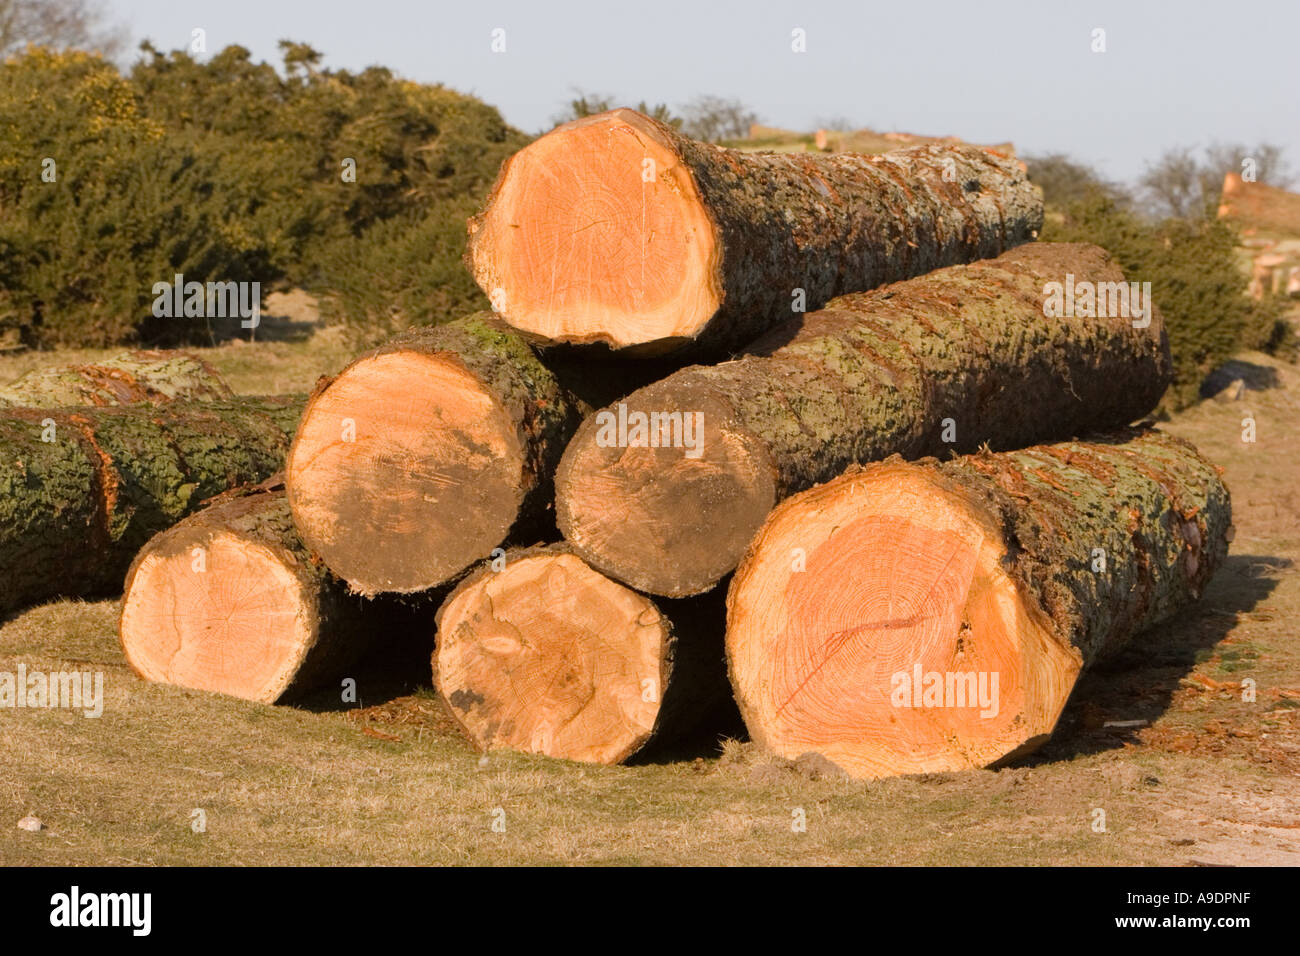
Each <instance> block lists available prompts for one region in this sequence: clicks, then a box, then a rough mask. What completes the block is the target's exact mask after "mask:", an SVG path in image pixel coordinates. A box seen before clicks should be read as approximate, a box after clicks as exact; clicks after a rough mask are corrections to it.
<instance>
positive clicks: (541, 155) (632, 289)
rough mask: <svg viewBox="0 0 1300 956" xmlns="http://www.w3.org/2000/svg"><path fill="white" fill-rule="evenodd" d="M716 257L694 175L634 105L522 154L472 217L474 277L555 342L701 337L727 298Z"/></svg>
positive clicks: (530, 328)
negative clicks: (485, 204) (721, 284)
mask: <svg viewBox="0 0 1300 956" xmlns="http://www.w3.org/2000/svg"><path fill="white" fill-rule="evenodd" d="M718 255H719V251H718V243H717V237H716V235H715V228H714V225H713V223H712V220H711V219H710V217H709V214H708V212H707V211H706V209H705V207H704V204H703V203H702V201H701V199H700V195H699V192H698V190H697V187H696V184H695V181H694V178H693V176H692V174H691V172H690V170H689V169H688V168H687V167H686V166H684V165H683V164H682V162H681V158H680V157H679V156H678V155H677V152H676V150H675V148H674V147H673V145H672V143H671V142H670V140H669V139H668V138H667V137H666V136H665V135H664V134H663V132H662V131H661V130H660V129H659V128H658V126H657V125H656V124H655V123H654V122H653V121H651V120H649V119H648V118H646V117H644V116H642V115H641V114H639V113H637V112H635V111H634V110H626V109H619V110H612V111H610V112H607V113H600V114H598V115H596V116H589V117H585V118H583V119H579V120H576V121H574V122H572V123H567V124H565V125H564V126H561V127H559V128H557V129H555V130H553V131H552V132H550V133H548V134H546V135H545V136H542V137H541V138H539V139H537V140H536V141H534V142H533V143H532V144H531V145H529V146H527V147H526V148H524V149H523V150H520V151H519V152H518V153H516V154H515V155H514V156H512V157H511V158H510V159H509V160H508V162H507V164H506V166H505V167H504V169H503V170H502V174H501V177H500V179H499V181H498V184H497V187H496V189H495V190H494V192H493V194H492V196H491V197H490V199H489V200H488V205H487V207H486V208H485V209H484V211H483V212H482V213H481V214H480V215H478V216H476V217H475V218H474V219H472V220H471V221H470V261H471V264H472V268H473V271H474V277H475V279H477V280H478V283H479V285H480V286H481V287H482V288H483V289H484V291H485V292H487V294H488V295H489V297H491V298H492V301H493V303H494V304H495V306H496V307H497V308H498V309H499V310H500V312H501V314H502V315H503V316H504V317H505V318H506V319H507V321H509V322H510V324H511V325H513V326H515V327H516V328H517V329H520V330H521V331H523V332H525V333H529V334H531V335H534V336H537V337H540V338H541V339H543V340H546V341H550V342H574V343H589V342H604V343H607V344H608V345H610V346H612V347H614V348H624V347H628V346H637V345H640V346H646V345H648V344H651V343H660V342H662V343H665V348H671V347H673V346H674V345H675V344H676V343H680V341H682V340H683V339H691V338H694V337H695V336H697V335H698V334H699V333H700V331H701V330H703V328H704V326H705V325H706V324H707V323H708V321H709V320H710V319H711V318H712V317H713V315H714V313H716V312H717V310H718V307H719V305H720V304H721V296H722V293H721V291H720V288H719V280H718V279H717V276H716V274H717V268H718V263H717V261H716V260H717V257H718Z"/></svg>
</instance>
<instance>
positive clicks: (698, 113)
mask: <svg viewBox="0 0 1300 956" xmlns="http://www.w3.org/2000/svg"><path fill="white" fill-rule="evenodd" d="M682 116H683V122H682V132H683V133H685V134H686V135H687V136H689V137H691V138H692V139H700V140H704V141H705V142H706V143H720V142H722V141H723V140H731V139H745V138H747V137H748V136H749V127H750V126H752V125H753V124H754V123H757V122H758V116H757V114H755V113H754V112H752V111H751V110H750V109H749V108H748V107H746V106H745V104H744V103H742V102H741V101H740V100H736V99H726V98H724V97H721V96H697V97H696V98H695V99H693V100H691V101H690V102H689V103H687V104H686V105H685V106H684V107H682Z"/></svg>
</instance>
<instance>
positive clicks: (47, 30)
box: [0, 0, 127, 59]
mask: <svg viewBox="0 0 1300 956" xmlns="http://www.w3.org/2000/svg"><path fill="white" fill-rule="evenodd" d="M29 43H30V44H35V45H36V46H45V47H49V48H51V49H54V50H67V49H79V50H94V51H97V52H98V53H100V54H101V55H102V56H104V57H105V58H106V59H117V58H118V57H119V56H121V55H122V53H123V51H124V50H125V49H126V43H127V31H126V28H125V27H124V26H122V25H121V24H116V23H113V22H111V21H110V20H109V19H108V17H107V15H106V14H105V12H104V9H103V7H102V6H101V5H100V4H98V3H95V2H94V0H0V59H3V58H4V57H7V56H9V55H11V54H13V53H16V52H18V51H19V50H21V49H23V48H24V47H25V46H27V45H28V44H29Z"/></svg>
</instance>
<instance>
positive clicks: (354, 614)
mask: <svg viewBox="0 0 1300 956" xmlns="http://www.w3.org/2000/svg"><path fill="white" fill-rule="evenodd" d="M282 487H283V486H281V488H282ZM370 603H371V602H368V601H366V600H365V599H364V598H360V597H357V596H354V595H350V594H348V593H347V588H346V586H345V585H344V584H343V583H342V582H340V581H339V580H338V579H336V578H334V577H333V576H332V575H330V574H329V572H328V571H327V570H326V569H325V568H324V566H323V565H321V564H320V563H319V562H317V561H314V560H313V559H312V556H311V555H310V554H309V553H308V552H307V550H306V548H304V547H303V545H302V543H301V541H300V540H299V538H298V535H297V533H296V532H295V531H294V528H293V520H292V518H291V517H290V515H289V504H288V501H287V499H286V498H285V495H284V492H283V490H274V489H273V488H272V487H270V486H263V487H262V488H260V489H258V490H257V491H254V492H252V493H250V494H246V495H240V496H235V497H231V498H229V499H228V500H223V501H219V502H218V503H215V504H213V505H211V506H209V507H207V508H205V509H203V510H202V511H200V512H198V513H197V514H193V515H190V516H189V517H188V518H186V519H185V520H183V521H181V522H180V523H179V524H177V525H175V526H174V527H172V528H169V529H168V530H166V531H164V532H162V533H161V534H158V535H156V536H155V537H153V538H152V539H151V540H150V541H149V543H148V544H146V545H145V547H144V549H143V550H141V552H140V554H139V555H138V556H137V557H136V559H135V561H134V563H133V564H132V565H131V569H130V571H129V572H128V574H127V578H126V593H125V594H124V596H123V599H122V615H121V621H120V627H119V634H120V636H121V640H122V648H123V650H124V651H125V653H126V659H127V662H128V663H129V664H130V665H131V668H132V669H133V670H134V671H135V672H136V673H137V674H139V675H140V676H141V677H142V678H144V679H145V680H149V681H156V682H160V683H165V684H173V685H176V686H178V687H188V688H192V689H195V690H206V691H215V692H217V693H222V694H229V695H231V696H233V697H242V698H244V699H246V700H255V701H261V702H263V703H268V704H270V703H275V702H277V701H284V700H287V699H291V698H298V697H300V696H302V695H303V694H304V693H306V692H308V691H310V690H312V689H313V688H316V687H318V686H321V685H323V684H325V683H328V682H331V681H338V680H339V679H340V678H341V677H344V676H347V674H348V673H349V668H351V667H352V666H353V665H354V664H356V663H357V662H358V661H359V660H360V659H361V657H362V655H363V654H364V653H365V651H366V650H367V649H368V648H369V647H370V646H371V644H372V643H373V641H374V638H375V637H376V636H377V633H378V631H377V629H376V627H375V620H374V617H373V616H372V615H371V614H368V613H367V612H368V611H369V610H370Z"/></svg>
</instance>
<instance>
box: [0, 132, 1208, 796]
mask: <svg viewBox="0 0 1300 956" xmlns="http://www.w3.org/2000/svg"><path fill="white" fill-rule="evenodd" d="M1041 220H1042V203H1041V197H1040V195H1039V194H1038V191H1037V190H1036V188H1035V187H1033V186H1031V185H1030V184H1029V183H1027V182H1026V181H1025V179H1024V176H1023V173H1022V171H1021V170H1020V169H1019V167H1018V166H1016V165H1015V164H1014V163H1010V162H1008V161H1006V160H1005V158H1003V157H1000V156H998V155H996V154H993V153H990V152H987V151H984V150H981V149H978V148H975V147H969V146H964V145H952V146H942V147H941V146H924V147H916V148H910V149H904V150H899V151H897V152H895V153H892V154H886V155H884V156H879V157H864V156H854V155H848V154H839V155H832V156H816V155H800V156H778V155H765V154H755V153H744V154H742V153H736V152H733V151H729V150H726V149H721V148H718V147H714V146H709V145H707V144H702V143H695V142H691V141H690V140H687V139H685V138H684V137H682V136H680V135H679V134H678V133H676V132H675V131H673V130H670V129H667V128H665V127H662V126H661V125H659V124H657V123H655V122H654V121H653V120H650V119H649V118H647V117H644V116H641V115H640V114H636V113H633V112H631V111H627V110H616V111H613V112H611V113H605V114H601V115H599V116H595V117H588V118H586V119H583V120H580V121H578V122H575V123H571V124H568V125H566V126H563V127H560V128H559V129H557V130H555V131H554V132H552V133H551V134H548V135H547V136H543V137H541V138H540V139H538V140H537V141H535V142H534V143H533V144H532V145H530V146H529V147H527V148H526V149H524V150H522V151H521V152H520V153H518V154H516V155H515V156H514V157H512V158H511V159H510V160H509V161H508V162H507V163H506V165H505V166H504V167H503V169H502V172H501V175H500V177H499V179H498V182H497V185H496V187H495V189H494V190H493V192H492V194H491V196H490V198H489V200H488V203H487V205H486V207H485V209H484V210H483V212H482V213H481V214H480V215H478V216H476V217H474V219H472V220H471V221H470V224H469V233H470V242H469V252H468V254H467V263H468V265H469V267H470V268H471V269H472V271H473V272H474V275H475V277H476V278H477V280H478V281H479V282H480V284H481V285H482V286H483V288H484V291H485V292H486V293H487V294H488V296H489V297H490V298H491V299H492V302H493V305H494V312H493V313H480V314H477V315H472V316H468V317H465V318H462V319H457V320H455V321H451V322H448V323H446V324H444V325H441V326H439V327H437V328H432V329H419V330H414V331H412V332H409V333H406V334H404V335H402V336H399V337H398V338H396V339H394V340H393V341H391V342H389V343H388V344H386V345H384V346H382V347H381V348H379V349H375V350H373V351H371V352H368V353H366V354H365V355H362V356H360V357H359V358H357V359H356V360H355V361H353V362H352V363H351V364H350V365H348V367H347V368H345V369H344V370H343V371H342V372H341V373H340V374H339V375H338V376H337V377H335V378H333V379H331V380H328V381H324V382H322V384H321V385H320V386H319V387H318V388H317V390H316V392H315V394H313V396H312V397H311V398H310V400H309V401H308V403H307V406H306V410H305V412H304V414H303V416H302V420H301V423H300V424H299V426H298V428H297V430H296V434H295V437H294V440H293V445H292V449H291V451H290V453H289V455H288V459H287V465H286V471H285V486H286V491H285V493H283V494H281V493H279V492H268V491H262V492H259V493H258V494H256V495H253V496H243V497H236V498H233V499H227V500H223V501H222V502H220V503H218V504H216V505H214V506H212V507H210V508H209V509H208V510H206V511H204V512H202V513H201V514H199V515H196V516H194V517H191V518H188V519H187V520H186V521H184V522H182V523H180V524H179V525H177V526H176V527H174V528H172V529H171V530H169V531H166V532H164V533H163V534H161V535H159V536H158V537H157V538H155V539H154V540H153V541H151V542H149V543H148V545H147V546H146V547H144V548H143V550H142V551H141V552H140V554H139V557H138V558H137V560H136V563H135V565H134V567H133V568H132V570H131V574H130V578H129V580H128V593H127V598H126V601H125V604H124V609H123V615H122V640H123V645H124V647H125V648H126V650H127V654H128V658H129V659H130V661H131V663H132V666H134V667H135V668H136V669H137V670H138V671H139V672H140V673H141V674H142V675H143V676H145V677H146V678H149V679H152V680H160V681H166V682H172V683H179V684H182V685H185V686H191V687H200V688H204V689H210V690H219V691H222V692H225V693H232V694H237V695H240V696H245V697H250V698H252V699H257V700H263V701H273V700H280V699H285V698H286V697H292V696H293V695H294V694H295V693H297V692H299V691H303V690H306V689H309V688H310V687H311V686H312V685H314V684H319V683H321V682H326V681H329V680H336V679H337V678H338V676H339V674H340V673H341V668H345V667H347V666H350V664H348V663H344V662H348V661H351V660H354V659H355V655H356V654H357V653H360V652H361V650H363V649H364V646H365V644H366V642H367V638H366V634H367V632H368V631H371V632H373V630H374V628H373V626H371V625H368V624H367V620H368V618H367V615H368V614H370V613H371V611H370V610H369V608H368V605H367V603H366V599H369V598H371V597H373V596H376V595H385V594H393V595H423V596H425V599H426V600H428V599H430V597H429V596H431V595H432V596H435V597H434V598H432V599H436V600H439V601H441V605H442V606H441V610H440V611H439V613H438V619H437V624H436V630H437V635H436V649H435V651H434V655H433V660H432V662H431V667H430V669H429V672H430V675H431V677H432V679H433V681H434V684H435V686H436V687H437V689H438V692H439V694H440V695H441V696H442V698H443V700H444V702H445V704H446V707H447V710H448V712H449V713H450V714H451V715H452V717H454V719H455V721H456V722H457V724H458V725H459V726H460V727H461V728H462V730H463V731H464V733H465V736H466V737H467V738H468V739H469V741H470V742H471V743H472V744H474V745H475V746H476V747H478V748H480V749H485V750H486V749H493V748H499V747H504V748H510V749H515V750H522V751H529V752H536V753H543V754H547V755H550V756H554V757H562V758H567V759H575V760H583V761H591V762H597V763H619V762H623V761H626V760H629V759H632V758H634V757H636V756H638V755H641V756H642V757H644V756H645V755H646V754H647V752H648V750H649V749H650V748H652V746H653V745H659V744H663V745H665V746H667V745H668V744H669V743H670V742H671V741H672V740H674V739H682V738H685V737H687V736H689V735H690V734H691V733H696V732H700V731H701V729H703V731H704V732H705V733H706V734H707V733H709V732H710V731H712V732H714V733H721V732H723V730H722V728H724V727H725V726H726V723H727V716H728V713H729V712H730V713H732V714H734V713H735V708H736V707H737V705H738V707H739V713H740V715H741V716H743V717H744V721H745V725H746V726H747V728H748V731H749V733H750V734H751V736H752V737H753V738H754V739H755V740H756V741H758V742H759V743H760V744H762V745H763V746H764V747H767V748H769V749H771V750H773V751H775V752H777V753H779V754H782V755H786V756H791V757H797V756H799V755H801V754H803V753H805V752H808V751H813V752H817V753H820V754H822V755H823V756H825V757H827V758H828V759H830V760H832V761H834V762H835V763H837V764H839V765H840V766H842V767H843V768H844V769H845V770H847V771H848V772H849V773H850V774H852V775H854V776H859V777H874V776H882V775H887V774H895V773H913V772H922V771H930V770H943V769H959V768H965V767H980V766H989V765H994V764H997V763H1000V762H1005V761H1007V760H1010V759H1014V758H1015V757H1017V756H1020V755H1022V754H1024V753H1027V752H1028V751H1029V750H1032V749H1033V748H1034V747H1035V746H1037V745H1038V744H1040V743H1041V742H1042V741H1043V740H1045V739H1047V737H1048V736H1049V735H1050V734H1051V733H1052V731H1053V728H1054V727H1055V725H1056V723H1057V720H1058V718H1059V716H1060V713H1061V710H1062V708H1063V706H1064V705H1065V701H1066V699H1067V698H1068V697H1069V695H1070V693H1071V692H1072V690H1073V688H1074V686H1075V684H1076V682H1077V679H1078V676H1079V674H1080V673H1081V672H1082V670H1083V669H1084V668H1086V667H1088V666H1089V665H1091V664H1092V663H1093V662H1094V661H1096V660H1099V659H1101V658H1103V657H1105V656H1106V655H1107V654H1110V653H1113V651H1114V650H1115V649H1116V648H1118V647H1120V646H1123V645H1125V644H1126V643H1128V642H1130V641H1131V640H1132V639H1134V637H1135V635H1138V634H1139V633H1140V632H1142V631H1143V630H1145V629H1147V628H1149V627H1150V626H1151V625H1152V624H1154V623H1156V622H1158V621H1161V620H1164V619H1166V618H1168V617H1170V616H1171V615H1173V614H1176V613H1178V612H1179V611H1180V610H1181V609H1182V608H1184V607H1186V606H1187V605H1188V604H1190V603H1191V602H1193V601H1195V600H1196V599H1197V597H1198V596H1199V594H1200V593H1201V592H1202V590H1203V589H1204V586H1205V584H1206V582H1207V581H1208V579H1209V577H1210V575H1212V574H1213V573H1214V570H1215V568H1216V567H1217V566H1218V565H1219V563H1220V562H1221V560H1222V558H1223V555H1224V553H1225V551H1226V541H1227V538H1228V529H1229V525H1230V521H1231V515H1230V507H1229V501H1228V495H1227V491H1226V489H1225V488H1224V486H1223V484H1222V482H1221V481H1220V479H1219V477H1218V474H1217V470H1216V469H1215V468H1214V466H1213V465H1211V464H1209V463H1208V462H1206V461H1205V460H1204V459H1203V458H1201V457H1200V455H1199V454H1198V453H1197V452H1196V451H1195V449H1193V448H1191V447H1190V446H1188V445H1186V444H1185V443H1183V442H1179V441H1175V440H1173V439H1171V438H1169V437H1167V436H1164V435H1162V434H1160V433H1159V432H1157V431H1153V430H1150V429H1148V428H1144V427H1141V426H1138V427H1133V423H1134V422H1136V421H1138V420H1139V419H1141V418H1142V417H1143V416H1145V415H1147V414H1148V413H1149V412H1150V411H1151V410H1152V409H1153V408H1154V407H1155V406H1156V404H1157V403H1158V401H1159V400H1160V397H1161V395H1162V392H1163V391H1164V389H1165V387H1166V385H1167V383H1168V378H1169V353H1168V345H1167V342H1166V338H1165V335H1164V330H1163V327H1162V324H1161V321H1160V316H1159V314H1158V312H1156V311H1155V310H1154V309H1153V308H1152V307H1151V306H1150V304H1149V303H1146V302H1143V301H1142V300H1141V299H1140V297H1134V298H1133V299H1132V300H1130V297H1129V292H1130V287H1129V285H1128V283H1127V282H1126V277H1125V276H1123V275H1121V274H1120V272H1119V271H1118V270H1117V269H1116V268H1115V266H1114V265H1113V264H1112V263H1111V261H1110V258H1109V256H1108V255H1107V254H1106V253H1105V252H1104V251H1103V250H1101V249H1098V248H1096V247H1094V246H1089V245H1053V244H1039V243H1035V242H1032V240H1033V239H1034V238H1036V231H1037V228H1038V226H1039V224H1040V223H1041ZM1128 278H1131V277H1128ZM1053 287H1056V288H1061V287H1068V288H1069V289H1070V290H1071V293H1070V294H1071V296H1073V294H1074V290H1076V289H1079V290H1082V289H1084V288H1087V289H1089V290H1092V291H1091V292H1090V293H1089V294H1090V295H1091V296H1092V298H1091V299H1088V300H1087V301H1088V304H1087V305H1086V306H1084V305H1080V307H1078V308H1073V307H1071V308H1069V309H1066V310H1064V311H1062V310H1059V309H1052V308H1048V304H1047V303H1048V300H1049V298H1050V296H1049V290H1050V289H1052V288H1053ZM1080 301H1081V302H1082V301H1083V299H1081V300H1080ZM1071 305H1072V306H1073V305H1074V302H1073V299H1072V300H1071ZM738 350H739V353H740V354H739V355H738V356H736V357H734V358H732V359H731V360H727V361H721V362H720V364H713V365H690V366H688V365H686V364H685V363H687V362H689V361H705V360H707V361H715V362H716V361H718V360H720V359H726V358H727V356H728V355H735V354H736V352H737V351H738ZM119 414H122V413H119ZM23 421H24V422H27V420H26V419H23ZM2 425H3V420H0V426H2ZM87 427H89V426H87ZM20 431H21V429H20ZM23 434H24V435H25V436H26V439H27V440H28V441H30V440H31V437H30V434H28V433H26V432H24V433H23ZM78 434H81V435H83V436H84V437H85V441H86V443H87V444H86V447H87V449H92V450H93V449H94V448H100V447H105V446H106V442H105V441H101V440H99V438H98V432H97V431H96V430H95V429H94V428H90V429H89V431H86V430H85V429H83V431H82V432H80V433H78ZM90 435H94V436H95V442H93V443H92V442H91V441H90V437H89V436H90ZM3 440H6V438H5V433H4V432H3V431H0V441H3ZM118 444H119V445H120V444H122V442H119V443H118ZM78 447H80V446H78ZM67 454H68V456H69V457H71V458H72V459H73V460H74V463H75V462H77V461H80V459H79V458H77V455H75V454H72V453H71V452H69V453H67ZM109 457H110V459H111V460H112V461H118V460H119V458H120V457H121V453H120V452H118V453H117V454H116V455H110V456H109ZM33 460H34V461H37V462H40V461H42V460H43V459H42V458H41V457H40V455H35V456H34V457H33ZM92 464H93V462H91V463H83V464H81V465H78V466H77V467H80V468H81V469H82V470H83V471H85V472H86V473H87V476H88V478H87V480H91V479H92V478H93V479H94V480H95V481H98V482H99V484H96V485H94V486H93V487H96V488H99V487H101V486H106V485H107V484H109V483H106V482H105V481H104V480H103V479H102V478H99V477H97V476H98V472H97V471H96V469H95V468H94V467H92ZM43 467H44V472H45V473H48V474H51V475H54V474H58V473H59V467H61V466H56V465H55V464H54V463H50V464H47V465H44V466H43ZM68 467H70V468H72V469H73V471H75V468H74V467H73V466H72V465H69V466H68ZM231 470H232V471H233V470H235V469H231ZM71 484H75V482H71ZM137 484H142V482H137ZM113 487H114V488H116V487H118V486H117V485H113ZM103 510H105V509H103V508H101V511H103ZM106 513H107V512H106ZM96 514H98V512H96ZM96 520H100V519H96ZM101 523H103V522H102V520H101ZM110 524H111V522H110ZM127 537H129V536H127ZM561 539H563V540H561ZM0 540H2V539H0ZM51 540H56V539H54V538H52V539H51ZM139 543H141V544H142V543H143V542H139ZM196 555H197V556H201V557H202V558H203V559H204V562H205V563H204V567H205V568H206V569H207V570H206V571H201V572H196V571H195V570H194V569H193V562H194V561H195V560H196ZM201 563H202V562H201ZM205 574H206V575H207V576H206V577H205V576H204V575H205ZM733 575H734V576H733ZM241 582H242V583H241ZM724 599H725V601H724ZM724 605H725V606H724ZM1139 639H1140V638H1139Z"/></svg>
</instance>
